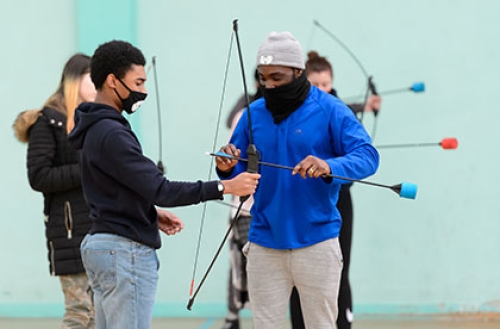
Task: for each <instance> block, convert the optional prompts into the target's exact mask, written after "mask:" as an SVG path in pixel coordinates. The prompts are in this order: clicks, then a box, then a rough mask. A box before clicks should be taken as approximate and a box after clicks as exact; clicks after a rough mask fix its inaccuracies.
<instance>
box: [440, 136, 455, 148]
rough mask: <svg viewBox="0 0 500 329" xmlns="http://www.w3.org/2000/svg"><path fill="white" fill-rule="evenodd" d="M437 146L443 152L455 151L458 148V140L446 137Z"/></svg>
mask: <svg viewBox="0 0 500 329" xmlns="http://www.w3.org/2000/svg"><path fill="white" fill-rule="evenodd" d="M439 144H440V145H441V147H442V148H443V149H445V150H455V149H456V148H457V147H458V140H457V139H456V138H455V137H447V138H443V140H442V141H441V143H439Z"/></svg>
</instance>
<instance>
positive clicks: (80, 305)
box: [14, 54, 96, 329]
mask: <svg viewBox="0 0 500 329" xmlns="http://www.w3.org/2000/svg"><path fill="white" fill-rule="evenodd" d="M89 68H90V57H89V56H86V55H83V54H75V55H74V56H72V57H71V58H70V59H69V60H68V61H67V62H66V65H65V66H64V69H63V73H62V77H61V81H60V83H59V86H58V87H57V90H56V91H55V92H54V94H52V95H51V96H50V97H49V98H48V100H47V101H46V102H45V104H44V105H43V108H42V109H37V110H27V111H24V112H21V113H20V114H19V115H18V117H17V119H16V121H15V123H14V131H15V135H16V137H17V138H18V139H19V140H20V141H21V142H25V143H28V153H27V167H28V179H29V183H30V185H31V187H32V188H33V190H35V191H38V192H42V193H43V197H44V210H43V212H44V220H45V236H46V239H47V248H48V260H49V265H50V266H49V270H50V273H51V275H54V276H58V277H59V280H60V282H61V286H62V291H63V294H64V302H65V314H64V318H63V323H62V327H61V328H63V329H65V328H82V329H83V328H86V329H90V328H94V306H93V302H92V294H91V289H90V286H89V282H88V278H87V275H86V274H85V269H84V268H83V264H82V260H81V256H80V243H81V241H82V239H83V237H84V236H85V234H86V233H87V231H88V230H89V229H90V226H91V221H90V219H89V214H88V211H89V209H88V207H87V204H86V201H85V198H84V195H83V192H82V188H81V178H80V165H79V164H78V157H77V152H76V151H75V150H74V149H73V148H71V147H70V146H69V144H68V140H67V138H68V134H69V132H70V131H71V130H72V129H73V127H74V120H73V118H74V113H75V108H76V107H77V106H78V104H80V103H82V102H91V101H93V100H94V98H95V95H96V90H95V88H94V85H93V84H92V81H91V80H90V69H89Z"/></svg>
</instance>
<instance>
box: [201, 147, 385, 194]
mask: <svg viewBox="0 0 500 329" xmlns="http://www.w3.org/2000/svg"><path fill="white" fill-rule="evenodd" d="M209 155H211V156H216V157H217V156H220V157H223V158H228V159H232V160H238V161H243V162H248V159H245V158H240V157H236V156H232V155H229V154H226V155H222V154H216V153H209ZM257 163H258V164H260V165H263V166H267V167H273V168H279V169H287V170H293V169H294V168H293V167H290V166H284V165H280V164H276V163H271V162H264V161H257ZM323 176H324V177H327V178H334V179H335V178H336V179H342V180H346V181H350V182H357V183H361V184H366V185H372V186H378V187H385V188H392V187H391V186H388V185H383V184H378V183H374V182H369V181H364V180H358V179H354V178H349V177H343V176H338V175H332V174H324V175H323Z"/></svg>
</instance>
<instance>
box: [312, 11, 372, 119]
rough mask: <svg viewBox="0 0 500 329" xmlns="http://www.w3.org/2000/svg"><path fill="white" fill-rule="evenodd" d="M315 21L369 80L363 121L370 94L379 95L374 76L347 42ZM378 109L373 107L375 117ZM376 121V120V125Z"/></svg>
mask: <svg viewBox="0 0 500 329" xmlns="http://www.w3.org/2000/svg"><path fill="white" fill-rule="evenodd" d="M313 22H314V25H315V26H317V27H318V28H319V29H320V30H322V31H323V32H325V33H326V34H327V35H328V36H329V37H330V38H331V39H333V40H334V41H335V42H337V43H338V44H339V45H340V46H341V47H342V49H344V50H345V51H346V52H347V53H348V54H349V56H351V58H352V59H353V60H354V61H355V62H356V65H357V66H358V67H359V69H360V70H361V72H362V73H363V75H364V77H365V79H366V81H367V88H366V92H365V96H364V100H363V106H362V109H363V110H362V111H361V114H360V116H359V121H361V123H362V122H363V117H364V112H365V111H364V108H365V106H366V103H367V101H368V96H369V95H370V93H371V94H372V95H378V93H377V89H376V87H375V84H374V83H373V76H371V75H368V72H367V71H366V69H365V67H364V66H363V64H361V61H360V60H359V59H358V58H357V57H356V55H354V53H353V52H352V51H351V50H350V49H349V47H347V46H346V45H345V43H343V42H342V41H341V40H340V39H339V38H337V37H336V36H335V35H334V34H333V33H332V32H330V30H328V29H327V28H325V27H324V26H323V25H321V24H320V23H319V22H318V21H317V20H314V21H313ZM378 111H379V109H373V114H374V115H375V118H377V115H378ZM375 120H376V119H375ZM375 122H376V121H375ZM375 122H374V125H375ZM374 129H375V126H374Z"/></svg>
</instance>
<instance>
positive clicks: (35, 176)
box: [27, 117, 81, 193]
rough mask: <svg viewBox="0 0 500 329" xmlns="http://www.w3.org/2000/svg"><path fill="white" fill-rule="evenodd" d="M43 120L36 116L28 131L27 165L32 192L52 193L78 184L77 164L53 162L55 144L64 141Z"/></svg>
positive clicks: (79, 180) (43, 118)
mask: <svg viewBox="0 0 500 329" xmlns="http://www.w3.org/2000/svg"><path fill="white" fill-rule="evenodd" d="M46 120H47V119H46V118H45V117H40V118H38V120H37V122H36V123H35V124H34V125H33V127H31V129H30V132H29V143H28V155H27V167H28V179H29V182H30V185H31V187H32V188H33V189H34V190H35V191H39V192H44V193H52V192H61V191H67V190H71V189H74V188H76V187H78V186H81V176H80V166H79V164H78V163H73V164H67V165H60V166H56V165H55V156H56V150H57V148H58V143H60V142H63V141H61V140H60V139H57V138H56V136H55V134H54V131H53V128H51V127H50V126H49V125H48V123H47V122H46ZM64 141H65V140H64ZM62 149H65V148H62Z"/></svg>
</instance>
